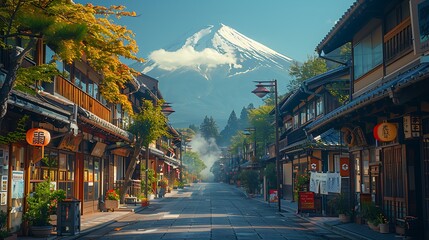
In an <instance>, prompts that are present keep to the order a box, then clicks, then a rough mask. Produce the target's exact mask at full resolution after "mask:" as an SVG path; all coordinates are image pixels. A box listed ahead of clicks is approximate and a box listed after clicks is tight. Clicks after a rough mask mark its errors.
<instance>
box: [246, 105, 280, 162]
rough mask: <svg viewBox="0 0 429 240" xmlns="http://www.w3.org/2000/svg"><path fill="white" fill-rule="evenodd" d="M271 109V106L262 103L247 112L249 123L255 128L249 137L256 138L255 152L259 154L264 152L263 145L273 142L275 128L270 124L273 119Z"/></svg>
mask: <svg viewBox="0 0 429 240" xmlns="http://www.w3.org/2000/svg"><path fill="white" fill-rule="evenodd" d="M272 110H273V106H269V105H262V106H260V107H259V108H256V109H253V110H251V111H250V112H249V122H250V125H251V126H252V127H254V128H255V129H256V131H253V132H252V133H251V136H250V137H251V138H252V139H256V146H257V149H256V152H257V153H259V154H263V153H265V147H266V146H267V144H269V143H272V142H274V133H275V132H274V130H275V129H274V127H273V126H272V125H271V124H272V123H273V121H274V116H273V115H270V112H271V111H272ZM252 141H254V140H252ZM256 157H259V156H256ZM255 160H257V159H255Z"/></svg>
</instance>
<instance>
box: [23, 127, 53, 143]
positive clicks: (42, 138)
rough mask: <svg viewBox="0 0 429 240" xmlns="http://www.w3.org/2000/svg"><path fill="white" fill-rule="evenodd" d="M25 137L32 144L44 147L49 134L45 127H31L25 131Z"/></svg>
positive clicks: (48, 139) (49, 138) (49, 137)
mask: <svg viewBox="0 0 429 240" xmlns="http://www.w3.org/2000/svg"><path fill="white" fill-rule="evenodd" d="M25 139H26V140H27V143H28V144H30V145H32V146H39V147H44V146H47V145H48V144H49V142H50V141H51V134H50V133H49V131H47V130H45V129H41V128H32V129H30V130H28V131H27V134H26V136H25Z"/></svg>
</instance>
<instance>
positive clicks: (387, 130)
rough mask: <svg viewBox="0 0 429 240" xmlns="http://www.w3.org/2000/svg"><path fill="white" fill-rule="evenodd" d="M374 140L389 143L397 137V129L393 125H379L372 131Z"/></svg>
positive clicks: (386, 123)
mask: <svg viewBox="0 0 429 240" xmlns="http://www.w3.org/2000/svg"><path fill="white" fill-rule="evenodd" d="M373 134H374V138H375V139H377V140H378V141H380V142H390V141H393V140H395V138H396V137H397V136H398V129H397V127H396V125H395V124H393V123H388V122H384V123H379V124H377V125H375V127H374V130H373Z"/></svg>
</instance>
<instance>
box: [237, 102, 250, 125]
mask: <svg viewBox="0 0 429 240" xmlns="http://www.w3.org/2000/svg"><path fill="white" fill-rule="evenodd" d="M248 125H249V109H247V108H245V107H243V108H242V109H241V113H240V118H239V119H238V128H239V129H244V128H246V127H247V126H248Z"/></svg>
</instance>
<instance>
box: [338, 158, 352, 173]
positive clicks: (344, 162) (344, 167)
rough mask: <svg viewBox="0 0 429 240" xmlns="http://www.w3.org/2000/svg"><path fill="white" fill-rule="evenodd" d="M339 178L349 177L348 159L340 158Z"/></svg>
mask: <svg viewBox="0 0 429 240" xmlns="http://www.w3.org/2000/svg"><path fill="white" fill-rule="evenodd" d="M340 176H341V177H349V176H350V162H349V158H340Z"/></svg>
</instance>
